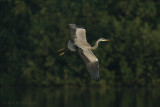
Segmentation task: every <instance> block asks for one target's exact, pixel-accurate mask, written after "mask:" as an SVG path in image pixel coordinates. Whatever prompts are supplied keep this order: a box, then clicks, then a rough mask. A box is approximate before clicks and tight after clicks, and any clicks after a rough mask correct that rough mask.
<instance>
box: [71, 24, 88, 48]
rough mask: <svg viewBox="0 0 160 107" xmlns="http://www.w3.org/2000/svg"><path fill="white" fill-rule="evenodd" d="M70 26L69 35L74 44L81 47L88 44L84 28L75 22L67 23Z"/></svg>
mask: <svg viewBox="0 0 160 107" xmlns="http://www.w3.org/2000/svg"><path fill="white" fill-rule="evenodd" d="M69 26H70V28H71V36H72V39H73V41H74V44H75V45H76V46H77V47H79V48H83V47H84V46H90V45H89V44H88V42H87V39H86V30H85V29H83V28H80V27H77V25H76V24H69Z"/></svg>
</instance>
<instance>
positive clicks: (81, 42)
mask: <svg viewBox="0 0 160 107" xmlns="http://www.w3.org/2000/svg"><path fill="white" fill-rule="evenodd" d="M69 26H70V28H71V37H72V40H69V42H68V49H69V50H71V51H78V53H79V55H80V56H81V58H82V59H83V60H84V62H85V64H86V66H87V69H88V71H89V74H90V75H91V77H92V78H94V79H95V80H98V79H100V75H99V62H98V59H97V58H96V56H95V55H94V54H93V52H92V51H91V50H94V49H96V48H97V47H98V43H99V42H100V41H109V40H106V39H104V38H100V39H98V40H97V42H96V45H95V46H94V47H91V45H90V44H89V43H88V42H87V39H86V30H85V29H84V28H80V27H77V25H76V24H69Z"/></svg>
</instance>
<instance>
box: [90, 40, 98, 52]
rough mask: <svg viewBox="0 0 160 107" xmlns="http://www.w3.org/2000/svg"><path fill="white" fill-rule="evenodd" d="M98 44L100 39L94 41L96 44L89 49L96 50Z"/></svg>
mask: <svg viewBox="0 0 160 107" xmlns="http://www.w3.org/2000/svg"><path fill="white" fill-rule="evenodd" d="M99 42H100V39H98V40H97V41H96V44H95V45H94V46H93V47H91V50H95V49H96V48H98V44H99Z"/></svg>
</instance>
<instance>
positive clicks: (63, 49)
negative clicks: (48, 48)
mask: <svg viewBox="0 0 160 107" xmlns="http://www.w3.org/2000/svg"><path fill="white" fill-rule="evenodd" d="M65 49H66V48H62V49H60V50H58V51H57V52H61V51H65ZM64 54H65V52H62V53H60V54H59V56H62V55H64Z"/></svg>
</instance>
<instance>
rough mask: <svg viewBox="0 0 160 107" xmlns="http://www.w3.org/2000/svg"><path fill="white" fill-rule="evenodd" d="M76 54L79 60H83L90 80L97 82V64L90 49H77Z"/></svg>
mask: <svg viewBox="0 0 160 107" xmlns="http://www.w3.org/2000/svg"><path fill="white" fill-rule="evenodd" d="M78 53H79V55H80V56H81V58H82V59H83V60H84V62H85V64H86V66H87V69H88V71H89V74H90V75H91V77H92V78H94V79H95V80H99V79H100V76H99V62H98V59H97V58H96V56H95V55H94V54H93V53H92V51H91V50H90V49H87V48H86V49H80V48H79V49H78Z"/></svg>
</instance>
